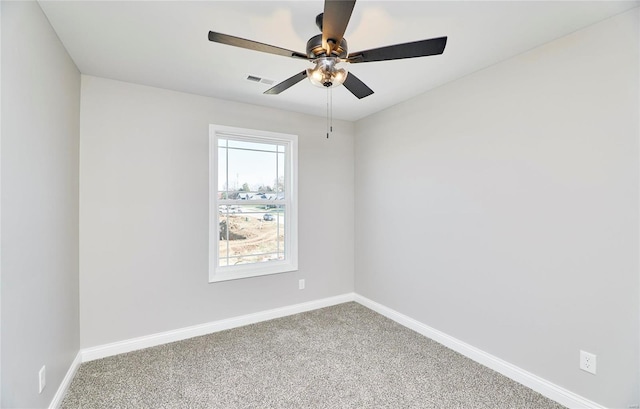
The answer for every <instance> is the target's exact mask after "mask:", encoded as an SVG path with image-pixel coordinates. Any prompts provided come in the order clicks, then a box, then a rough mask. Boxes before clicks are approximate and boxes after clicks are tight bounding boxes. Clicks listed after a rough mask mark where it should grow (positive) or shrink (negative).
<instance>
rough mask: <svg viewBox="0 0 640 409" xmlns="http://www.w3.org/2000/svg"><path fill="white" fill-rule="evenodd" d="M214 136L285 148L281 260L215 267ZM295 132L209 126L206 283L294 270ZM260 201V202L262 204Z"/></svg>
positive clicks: (217, 218) (217, 217) (217, 219)
mask: <svg viewBox="0 0 640 409" xmlns="http://www.w3.org/2000/svg"><path fill="white" fill-rule="evenodd" d="M218 139H234V140H245V141H248V142H262V143H279V144H284V145H286V148H285V175H284V177H285V199H284V200H283V204H284V205H285V209H286V211H285V212H284V217H285V222H284V246H285V258H284V260H273V261H265V262H260V263H250V264H240V265H235V266H222V267H221V266H219V262H218V257H219V254H218V250H219V245H220V244H219V243H220V230H219V226H220V215H219V212H218V209H219V205H220V201H221V200H220V199H218V161H217V157H218ZM297 177H298V135H290V134H284V133H278V132H268V131H261V130H256V129H245V128H236V127H230V126H224V125H216V124H211V125H209V282H211V283H213V282H219V281H228V280H237V279H241V278H248V277H257V276H263V275H268V274H279V273H285V272H290V271H297V270H298V180H297ZM262 202H264V203H262ZM273 203H274V202H273V200H252V201H251V204H257V205H259V204H265V205H266V204H273ZM225 204H231V205H234V204H235V205H243V204H244V205H246V204H247V201H246V200H234V201H230V200H225Z"/></svg>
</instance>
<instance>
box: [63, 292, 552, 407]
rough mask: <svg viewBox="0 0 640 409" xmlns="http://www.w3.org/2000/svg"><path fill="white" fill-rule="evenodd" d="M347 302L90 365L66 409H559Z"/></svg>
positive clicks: (75, 382) (67, 399) (81, 370)
mask: <svg viewBox="0 0 640 409" xmlns="http://www.w3.org/2000/svg"><path fill="white" fill-rule="evenodd" d="M561 407H562V406H560V405H558V404H557V403H555V402H553V401H550V400H548V399H546V398H544V397H543V396H542V395H540V394H538V393H536V392H534V391H532V390H530V389H528V388H526V387H524V386H522V385H520V384H518V383H516V382H514V381H511V380H509V379H508V378H506V377H504V376H502V375H500V374H498V373H496V372H494V371H492V370H490V369H487V368H485V367H483V366H481V365H480V364H477V363H475V362H473V361H471V360H469V359H467V358H465V357H463V356H462V355H460V354H458V353H456V352H454V351H452V350H450V349H448V348H446V347H444V346H442V345H440V344H438V343H436V342H434V341H432V340H430V339H428V338H425V337H423V336H422V335H420V334H417V333H415V332H413V331H411V330H409V329H406V328H404V327H402V326H400V325H398V324H396V323H395V322H393V321H391V320H389V319H387V318H385V317H383V316H381V315H379V314H377V313H375V312H373V311H371V310H369V309H367V308H365V307H363V306H361V305H359V304H356V303H352V302H351V303H346V304H341V305H337V306H334V307H329V308H323V309H320V310H315V311H311V312H306V313H302V314H297V315H293V316H290V317H285V318H280V319H276V320H272V321H267V322H263V323H259V324H254V325H249V326H246V327H242V328H236V329H232V330H228V331H222V332H218V333H214V334H210V335H206V336H202V337H197V338H192V339H188V340H185V341H180V342H174V343H171V344H167V345H162V346H158V347H154V348H148V349H145V350H141V351H136V352H130V353H127V354H122V355H118V356H113V357H109V358H104V359H101V360H97V361H92V362H87V363H84V364H82V365H81V366H80V368H79V370H78V372H77V375H76V377H75V378H74V380H73V382H72V384H71V386H70V388H69V391H68V392H67V395H66V396H65V398H64V401H63V402H62V408H83V409H88V408H465V409H467V408H536V409H546V408H561Z"/></svg>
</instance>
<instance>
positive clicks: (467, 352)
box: [355, 294, 605, 409]
mask: <svg viewBox="0 0 640 409" xmlns="http://www.w3.org/2000/svg"><path fill="white" fill-rule="evenodd" d="M355 301H356V302H357V303H359V304H362V305H363V306H365V307H367V308H369V309H371V310H373V311H375V312H377V313H379V314H381V315H384V316H385V317H387V318H389V319H392V320H393V321H395V322H397V323H398V324H400V325H403V326H405V327H407V328H409V329H411V330H413V331H416V332H417V333H419V334H421V335H424V336H425V337H427V338H431V339H432V340H434V341H436V342H439V343H440V344H442V345H444V346H446V347H448V348H450V349H453V350H454V351H456V352H458V353H460V354H462V355H464V356H466V357H467V358H470V359H472V360H474V361H476V362H478V363H480V364H482V365H484V366H486V367H488V368H491V369H493V370H494V371H496V372H499V373H501V374H502V375H504V376H506V377H507V378H510V379H512V380H514V381H516V382H518V383H521V384H522V385H524V386H526V387H528V388H530V389H533V390H534V391H536V392H538V393H540V394H541V395H544V396H546V397H547V398H549V399H552V400H554V401H556V402H558V403H559V404H561V405H564V406H566V407H568V408H593V409H605V407H604V406H602V405H600V404H598V403H596V402H593V401H590V400H589V399H586V398H583V397H582V396H580V395H577V394H575V393H573V392H571V391H569V390H567V389H564V388H562V387H560V386H558V385H556V384H554V383H552V382H549V381H547V380H546V379H543V378H541V377H539V376H537V375H534V374H532V373H531V372H527V371H525V370H524V369H522V368H519V367H517V366H515V365H513V364H510V363H509V362H506V361H503V360H502V359H500V358H498V357H495V356H493V355H491V354H489V353H487V352H485V351H483V350H481V349H478V348H476V347H474V346H471V345H469V344H467V343H466V342H463V341H460V340H459V339H457V338H454V337H452V336H450V335H447V334H445V333H444V332H442V331H438V330H437V329H435V328H431V327H430V326H428V325H425V324H423V323H421V322H419V321H417V320H415V319H413V318H410V317H408V316H406V315H404V314H401V313H399V312H397V311H395V310H392V309H391V308H388V307H385V306H384V305H382V304H378V303H377V302H375V301H372V300H370V299H368V298H366V297H363V296H361V295H359V294H356V295H355Z"/></svg>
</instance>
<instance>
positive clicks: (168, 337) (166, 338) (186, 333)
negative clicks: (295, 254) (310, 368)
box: [80, 293, 355, 362]
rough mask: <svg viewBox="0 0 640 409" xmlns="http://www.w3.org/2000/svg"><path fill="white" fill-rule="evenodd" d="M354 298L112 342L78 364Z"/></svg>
mask: <svg viewBox="0 0 640 409" xmlns="http://www.w3.org/2000/svg"><path fill="white" fill-rule="evenodd" d="M354 298H355V294H354V293H347V294H342V295H338V296H335V297H329V298H323V299H320V300H315V301H309V302H305V303H301V304H295V305H289V306H286V307H281V308H274V309H272V310H267V311H261V312H257V313H254V314H247V315H242V316H239V317H233V318H228V319H223V320H220V321H213V322H208V323H206V324H200V325H194V326H191V327H186V328H179V329H176V330H172V331H166V332H160V333H156V334H151V335H145V336H142V337H138V338H132V339H128V340H124V341H118V342H113V343H110V344H105V345H99V346H96V347H92V348H86V349H82V350H81V351H80V353H81V355H82V362H87V361H93V360H95V359H100V358H105V357H108V356H112V355H118V354H123V353H125V352H131V351H136V350H139V349H144V348H149V347H154V346H157V345H162V344H167V343H169V342H175V341H181V340H183V339H188V338H193V337H197V336H201V335H207V334H211V333H213V332H218V331H224V330H227V329H231V328H237V327H242V326H245V325H249V324H255V323H257V322H261V321H267V320H271V319H274V318H280V317H286V316H287V315H293V314H299V313H301V312H306V311H311V310H316V309H318V308H324V307H330V306H332V305H336V304H342V303H345V302H349V301H353V300H354Z"/></svg>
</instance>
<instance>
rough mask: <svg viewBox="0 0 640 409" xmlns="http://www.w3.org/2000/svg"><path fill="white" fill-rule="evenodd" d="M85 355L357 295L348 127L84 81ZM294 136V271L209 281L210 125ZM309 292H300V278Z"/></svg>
mask: <svg viewBox="0 0 640 409" xmlns="http://www.w3.org/2000/svg"><path fill="white" fill-rule="evenodd" d="M81 100H82V103H81V104H82V112H81V135H82V137H81V148H80V239H81V242H80V272H81V273H80V304H81V306H82V310H81V318H80V321H81V325H80V327H81V345H82V347H83V348H86V347H92V346H96V345H102V344H105V343H109V342H114V341H121V340H126V339H129V338H133V337H138V336H143V335H149V334H153V333H157V332H161V331H168V330H174V329H178V328H183V327H186V326H190V325H195V324H201V323H206V322H210V321H214V320H220V319H224V318H229V317H234V316H238V315H243V314H249V313H254V312H258V311H263V310H268V309H271V308H276V307H281V306H286V305H291V304H296V303H301V302H306V301H311V300H316V299H320V298H324V297H330V296H335V295H339V294H344V293H349V292H352V291H353V285H354V284H353V276H354V271H353V260H354V253H353V252H354V250H353V249H354V227H353V226H354V222H353V219H354V216H353V209H354V187H353V179H354V168H353V155H354V151H353V149H354V141H353V124H352V123H348V122H340V121H336V123H335V124H334V130H335V132H334V134H333V136H331V138H330V139H326V138H325V127H324V118H319V117H311V116H307V115H301V114H296V113H289V112H285V111H281V110H274V109H267V108H263V107H257V106H252V105H246V104H240V103H233V102H228V101H222V100H217V99H212V98H206V97H200V96H195V95H190V94H183V93H178V92H173V91H167V90H161V89H157V88H151V87H145V86H140V85H133V84H128V83H123V82H117V81H112V80H107V79H101V78H96V77H90V76H83V77H82V98H81ZM210 123H216V124H221V125H229V126H239V127H244V128H254V129H263V130H267V131H275V132H283V133H292V134H297V135H299V178H298V180H299V193H300V194H299V271H298V272H293V273H284V274H277V275H269V276H262V277H255V278H249V279H242V280H235V281H227V282H220V283H212V284H209V283H208V271H207V263H208V240H209V239H208V189H209V185H208V167H209V162H208V161H209V158H208V138H209V124H210ZM300 278H304V279H305V280H306V289H305V290H302V291H301V290H298V279H300Z"/></svg>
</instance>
